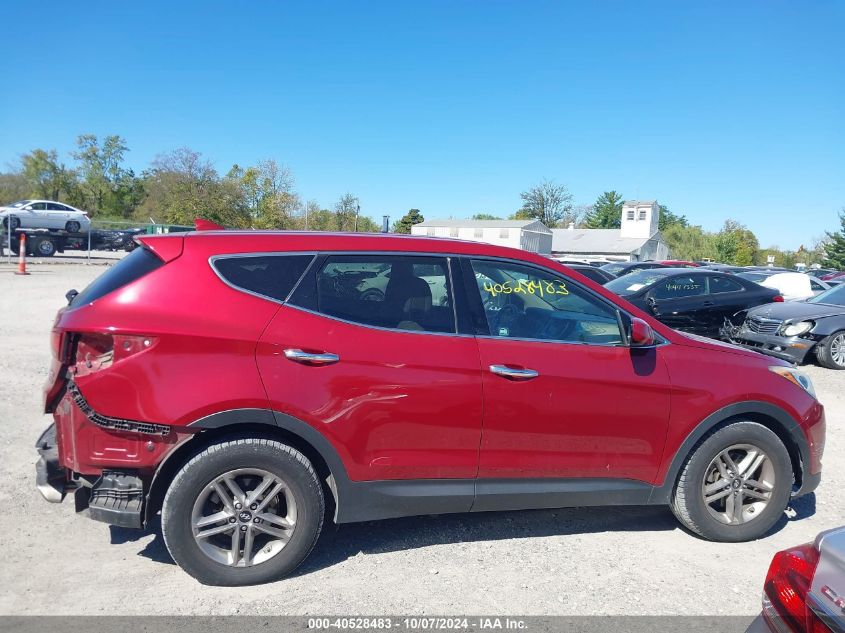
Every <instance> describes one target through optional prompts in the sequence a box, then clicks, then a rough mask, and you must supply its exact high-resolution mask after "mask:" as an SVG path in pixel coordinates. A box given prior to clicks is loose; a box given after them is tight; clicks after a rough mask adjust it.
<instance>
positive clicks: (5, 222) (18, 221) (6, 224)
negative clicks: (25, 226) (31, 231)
mask: <svg viewBox="0 0 845 633" xmlns="http://www.w3.org/2000/svg"><path fill="white" fill-rule="evenodd" d="M10 221H11V223H12V230H13V231H14V230H15V229H19V228H20V227H21V219H20V218H18V217H15V216H14V215H12V216H8V215H7V216H6V217H5V218H3V228H4V229H6V230H7V231H8V230H9V222H10Z"/></svg>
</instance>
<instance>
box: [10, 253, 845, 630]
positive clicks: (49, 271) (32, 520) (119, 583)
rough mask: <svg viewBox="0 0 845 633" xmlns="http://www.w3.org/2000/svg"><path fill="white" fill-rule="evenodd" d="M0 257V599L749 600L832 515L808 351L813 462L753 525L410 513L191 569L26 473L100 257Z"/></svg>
mask: <svg viewBox="0 0 845 633" xmlns="http://www.w3.org/2000/svg"><path fill="white" fill-rule="evenodd" d="M12 269H13V267H10V266H8V265H6V264H0V308H2V309H1V310H0V337H2V341H3V347H4V354H3V357H2V362H0V385H2V388H0V393H2V397H0V419H2V420H3V422H4V424H5V428H6V432H5V433H4V434H3V436H2V439H0V477H2V481H5V482H7V483H6V485H5V486H3V487H2V488H0V508H2V509H3V511H2V512H0V534H2V535H3V542H4V547H3V551H4V560H3V564H2V565H0V614H52V615H56V614H109V615H122V614H189V613H190V614H236V613H239V614H251V615H271V614H275V615H308V614H318V615H325V614H337V615H349V614H371V615H377V614H394V615H397V614H413V615H430V614H445V615H449V614H453V615H458V614H496V615H507V614H521V615H563V614H566V615H590V614H629V615H634V614H684V615H699V614H700V615H705V614H706V615H716V614H734V615H750V614H753V613H755V612H757V611H758V610H759V605H760V592H761V588H762V583H763V579H764V577H765V573H766V569H767V568H768V564H769V560H770V559H771V557H772V554H774V552H776V551H777V550H779V549H782V548H784V547H788V546H791V545H795V544H798V543H802V542H805V541H808V540H811V539H812V538H813V537H814V536H815V535H816V533H818V532H819V531H821V530H823V529H827V528H831V527H835V526H839V525H842V524H845V494H843V485H842V484H843V474H842V473H843V466H845V439H844V438H843V431H845V429H843V423H845V395H843V391H845V390H843V386H845V372H843V373H838V372H834V371H829V370H825V369H822V368H820V367H816V366H811V367H808V368H807V370H808V372H809V373H810V374H811V375H812V377H813V379H814V381H815V383H816V389H817V390H818V393H819V397H820V399H821V401H822V402H823V403H824V404H825V405H826V407H827V420H828V442H827V451H826V454H825V459H824V464H825V470H824V478H823V482H822V484H821V486H820V488H819V489H818V491H817V492H816V496H815V498H813V497H812V496H810V497H807V498H804V499H802V500H801V501H799V502H798V503H797V504H796V507H795V508H794V509H793V510H792V511H791V512H789V513H788V515H790V516H789V518H787V517H784V520H783V521H782V522H781V523H780V524H779V525H778V527H777V529H776V531H775V532H774V533H773V534H771V535H769V536H768V537H767V538H764V539H762V540H760V541H756V542H753V543H742V544H734V545H726V544H716V543H709V542H706V541H703V540H700V539H697V538H695V537H693V536H691V535H689V534H688V533H686V532H685V531H683V530H682V529H681V528H680V527H678V524H677V523H676V521H675V520H674V518H673V516H672V515H671V513H670V512H669V510H668V509H666V508H660V507H633V508H588V509H579V508H573V509H566V510H540V511H531V512H507V513H487V514H476V515H453V516H444V517H416V518H408V519H397V520H391V521H378V522H371V523H364V524H353V525H344V526H341V527H335V526H333V525H329V526H327V527H326V529H325V531H324V534H323V536H322V537H321V539H320V541H319V543H318V545H317V548H316V550H315V551H314V553H313V554H312V555H311V557H310V558H309V559H308V560H307V561H306V562H305V564H304V565H303V567H301V568H300V570H299V572H298V573H297V575H296V576H295V577H293V578H289V579H287V580H284V581H281V582H278V583H275V584H271V585H265V586H261V587H246V588H234V589H231V588H230V589H227V588H216V587H204V586H201V585H199V584H198V583H196V582H195V581H194V580H193V579H191V578H190V577H189V576H187V575H186V574H185V573H183V572H182V571H180V570H179V568H177V567H176V565H174V563H173V562H172V560H171V559H170V557H169V556H168V554H167V550H166V548H165V546H164V543H163V541H162V538H161V534H160V532H159V531H158V529H157V528H156V529H153V530H151V531H149V532H140V531H134V530H126V529H121V528H115V527H110V526H108V525H105V524H103V523H97V522H94V521H91V520H89V519H87V518H86V517H84V516H81V515H80V516H77V515H76V514H74V512H73V506H72V500H69V499H66V500H65V502H64V503H63V504H48V503H46V502H45V501H43V500H42V499H41V497H40V495H39V494H38V493H37V492H36V490H35V487H34V483H35V482H34V480H35V471H34V468H33V464H34V462H35V456H36V454H35V451H34V448H33V444H34V442H35V440H36V438H37V436H38V435H39V433H40V432H41V431H42V430H43V429H44V428H45V427H46V426H47V425H48V424H50V422H51V420H50V417H49V416H45V415H42V414H41V413H40V407H41V387H42V384H43V382H44V380H45V379H46V375H47V368H48V361H49V344H48V332H49V328H50V325H51V323H52V320H53V317H54V315H55V312H56V310H57V309H58V308H59V307H60V306H61V305H62V304H63V302H64V298H63V296H64V294H65V292H66V291H67V290H68V289H69V288H71V287H75V288H77V289H81V288H82V287H83V286H84V285H85V284H86V283H87V282H88V281H90V280H91V279H92V278H93V277H95V276H96V275H97V274H99V273H100V272H102V270H103V269H102V268H101V267H99V266H85V265H79V264H77V265H64V266H38V265H35V266H32V268H31V270H32V274H31V275H30V276H28V277H19V276H15V275H13V274H12Z"/></svg>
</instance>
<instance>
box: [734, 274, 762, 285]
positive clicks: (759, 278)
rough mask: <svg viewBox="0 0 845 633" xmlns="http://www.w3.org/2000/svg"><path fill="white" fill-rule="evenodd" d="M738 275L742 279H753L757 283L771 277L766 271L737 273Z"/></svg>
mask: <svg viewBox="0 0 845 633" xmlns="http://www.w3.org/2000/svg"><path fill="white" fill-rule="evenodd" d="M736 276H737V277H739V278H740V279H745V280H746V281H753V282H755V283H758V284H759V283H760V282H761V281H766V279H768V278H769V277H770V275H767V274H766V273H736Z"/></svg>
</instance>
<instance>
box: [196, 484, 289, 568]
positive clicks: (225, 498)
mask: <svg viewBox="0 0 845 633" xmlns="http://www.w3.org/2000/svg"><path fill="white" fill-rule="evenodd" d="M295 528H296V501H295V500H294V497H293V493H292V492H291V490H290V488H289V487H288V485H287V484H286V483H285V482H284V481H283V480H282V479H281V478H280V477H278V476H277V475H274V474H273V473H270V472H268V471H266V470H262V469H259V468H239V469H236V470H230V471H228V472H226V473H223V474H222V475H220V476H219V477H217V478H215V479H214V480H212V481H211V482H210V483H209V484H208V485H207V486H205V488H203V490H202V492H200V494H199V496H198V497H197V499H196V501H195V502H194V507H193V510H192V512H191V531H192V533H193V536H194V540H195V541H196V544H197V545H198V546H199V549H200V550H201V551H202V552H203V553H204V554H205V555H206V556H208V557H209V558H211V559H212V560H214V561H216V562H218V563H222V564H224V565H229V566H232V567H251V566H253V565H259V564H261V563H263V562H266V561H268V560H270V559H271V558H273V557H274V556H276V555H277V554H278V553H279V552H280V551H282V549H283V548H284V547H285V545H287V543H288V541H290V538H291V536H292V535H293V532H294V529H295Z"/></svg>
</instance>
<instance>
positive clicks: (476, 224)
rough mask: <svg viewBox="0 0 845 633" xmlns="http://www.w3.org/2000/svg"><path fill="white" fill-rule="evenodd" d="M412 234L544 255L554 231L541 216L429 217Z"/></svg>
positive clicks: (547, 251)
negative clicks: (508, 218) (541, 219)
mask: <svg viewBox="0 0 845 633" xmlns="http://www.w3.org/2000/svg"><path fill="white" fill-rule="evenodd" d="M411 235H426V236H429V237H454V238H458V239H460V240H469V241H471V242H485V243H487V244H495V245H497V246H509V247H511V248H521V249H522V250H524V251H530V252H532V253H540V254H543V255H548V254H549V253H550V252H551V250H552V231H551V229H549V228H548V227H547V226H546V225H545V224H543V223H542V222H540V221H539V220H426V221H425V222H420V223H419V224H415V225H414V226H412V227H411Z"/></svg>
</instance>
